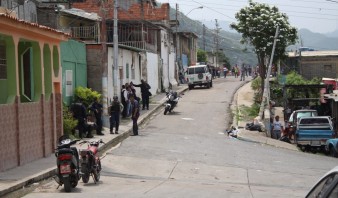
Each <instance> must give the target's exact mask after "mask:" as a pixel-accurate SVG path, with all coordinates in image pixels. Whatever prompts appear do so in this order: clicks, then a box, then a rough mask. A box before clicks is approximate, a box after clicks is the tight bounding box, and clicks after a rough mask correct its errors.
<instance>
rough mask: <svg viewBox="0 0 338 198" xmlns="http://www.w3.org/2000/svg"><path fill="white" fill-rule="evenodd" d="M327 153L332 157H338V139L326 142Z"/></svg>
mask: <svg viewBox="0 0 338 198" xmlns="http://www.w3.org/2000/svg"><path fill="white" fill-rule="evenodd" d="M325 151H326V153H328V154H330V155H331V156H332V157H338V138H334V139H328V140H326V144H325Z"/></svg>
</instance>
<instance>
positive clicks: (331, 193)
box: [306, 166, 338, 198]
mask: <svg viewBox="0 0 338 198" xmlns="http://www.w3.org/2000/svg"><path fill="white" fill-rule="evenodd" d="M312 197H321V198H337V197H338V166H336V167H335V168H333V169H332V170H330V171H329V172H327V173H326V174H325V175H324V176H323V177H322V178H321V179H320V180H319V181H318V182H317V183H316V184H315V185H314V186H313V187H312V188H311V190H310V192H309V193H308V194H307V195H306V198H312Z"/></svg>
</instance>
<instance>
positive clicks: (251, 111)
mask: <svg viewBox="0 0 338 198" xmlns="http://www.w3.org/2000/svg"><path fill="white" fill-rule="evenodd" d="M259 108H260V105H259V104H252V105H251V107H248V106H245V105H241V106H240V107H239V112H240V114H241V118H242V120H246V121H249V120H252V119H253V118H255V117H257V115H258V113H259Z"/></svg>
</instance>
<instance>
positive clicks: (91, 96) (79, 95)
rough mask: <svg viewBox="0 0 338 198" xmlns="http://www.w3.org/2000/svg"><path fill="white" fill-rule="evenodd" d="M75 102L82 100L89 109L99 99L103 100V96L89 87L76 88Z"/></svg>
mask: <svg viewBox="0 0 338 198" xmlns="http://www.w3.org/2000/svg"><path fill="white" fill-rule="evenodd" d="M74 96H75V101H76V100H78V99H81V100H82V103H83V104H84V105H85V106H86V107H88V106H89V105H90V104H91V103H92V102H94V101H95V100H96V99H97V98H99V99H100V98H101V94H100V93H99V92H97V91H93V90H92V89H90V88H87V87H76V88H75V91H74Z"/></svg>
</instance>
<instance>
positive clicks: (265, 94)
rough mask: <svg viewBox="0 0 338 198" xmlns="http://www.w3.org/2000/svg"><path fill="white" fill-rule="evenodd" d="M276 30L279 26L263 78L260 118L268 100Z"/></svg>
mask: <svg viewBox="0 0 338 198" xmlns="http://www.w3.org/2000/svg"><path fill="white" fill-rule="evenodd" d="M278 32H279V26H277V28H276V34H275V38H274V41H273V47H272V53H271V57H270V63H269V68H268V73H267V75H266V78H265V83H264V90H263V97H262V103H261V106H260V109H259V118H260V119H262V118H263V112H264V107H265V104H266V102H269V100H270V99H269V78H270V73H271V65H272V61H273V56H274V54H275V48H276V42H277V37H278Z"/></svg>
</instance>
